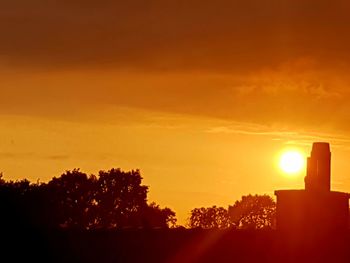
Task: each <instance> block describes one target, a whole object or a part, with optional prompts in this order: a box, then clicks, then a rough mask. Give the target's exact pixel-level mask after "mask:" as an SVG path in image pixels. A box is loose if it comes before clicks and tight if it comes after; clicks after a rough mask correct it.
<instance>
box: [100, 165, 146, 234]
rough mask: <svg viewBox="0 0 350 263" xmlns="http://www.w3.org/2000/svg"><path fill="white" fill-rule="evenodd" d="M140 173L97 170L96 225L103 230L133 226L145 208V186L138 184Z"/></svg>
mask: <svg viewBox="0 0 350 263" xmlns="http://www.w3.org/2000/svg"><path fill="white" fill-rule="evenodd" d="M141 181H142V177H141V174H140V171H139V170H132V171H130V172H123V171H121V170H120V169H112V170H109V171H107V172H106V171H100V172H99V178H98V180H97V185H98V187H97V192H96V202H97V205H98V210H97V218H96V219H97V224H98V226H99V227H103V228H114V227H117V228H123V227H132V225H131V223H132V222H136V221H137V220H135V217H136V218H137V217H138V216H139V215H140V213H141V211H144V209H145V208H146V207H147V192H148V187H147V186H144V185H141Z"/></svg>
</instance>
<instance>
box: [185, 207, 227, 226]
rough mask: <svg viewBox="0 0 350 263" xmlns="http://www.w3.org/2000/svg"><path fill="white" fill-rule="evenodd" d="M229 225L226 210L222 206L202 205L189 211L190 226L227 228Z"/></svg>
mask: <svg viewBox="0 0 350 263" xmlns="http://www.w3.org/2000/svg"><path fill="white" fill-rule="evenodd" d="M230 225H231V222H230V219H229V216H228V212H227V210H226V209H225V208H223V207H216V206H212V207H208V208H204V207H202V208H195V209H193V210H192V211H191V217H190V219H189V227H191V228H197V227H200V228H204V229H209V228H228V227H230Z"/></svg>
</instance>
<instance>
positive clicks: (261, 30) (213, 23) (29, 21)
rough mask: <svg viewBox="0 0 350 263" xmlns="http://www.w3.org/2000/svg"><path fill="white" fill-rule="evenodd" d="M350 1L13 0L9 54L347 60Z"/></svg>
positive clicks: (154, 62)
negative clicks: (306, 57)
mask: <svg viewBox="0 0 350 263" xmlns="http://www.w3.org/2000/svg"><path fill="white" fill-rule="evenodd" d="M349 10H350V4H349V3H348V1H342V0H336V1H322V0H321V1H320V0H317V1H316V0H312V1H301V0H284V1H273V0H270V1H258V0H248V1H247V0H245V1H229V0H219V1H215V3H214V2H213V1H207V0H204V1H203V0H202V1H199V0H186V1H179V0H176V1H175V0H170V1H160V0H153V1H143V0H131V1H92V0H91V1H90V0H88V1H80V0H71V1H53V0H51V1H47V0H46V1H44V0H34V1H26V0H5V1H2V8H1V11H0V22H1V23H0V32H1V38H2V41H1V43H0V59H1V62H2V63H4V64H5V65H8V64H10V65H21V66H29V67H45V68H46V67H54V68H57V67H63V68H66V67H101V66H104V67H115V68H132V69H140V70H160V69H162V70H164V69H168V70H169V69H177V70H180V71H182V70H184V69H210V70H217V69H235V70H243V69H244V70H249V69H253V68H260V67H266V66H274V65H278V64H279V63H283V62H285V61H289V60H294V59H295V58H296V57H305V56H308V57H313V58H315V59H316V60H317V61H319V62H320V63H326V64H327V66H330V65H332V64H334V63H335V64H338V63H340V64H341V63H342V62H347V61H348V59H349V55H350V51H349V48H348V46H349V44H350V35H349V34H348V32H349V26H350V17H349V15H348V14H349Z"/></svg>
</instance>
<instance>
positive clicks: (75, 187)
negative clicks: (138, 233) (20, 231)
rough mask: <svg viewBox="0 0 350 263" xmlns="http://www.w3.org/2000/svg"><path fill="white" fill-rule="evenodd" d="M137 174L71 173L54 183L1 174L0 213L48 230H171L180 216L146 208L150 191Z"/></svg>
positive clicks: (12, 222)
mask: <svg viewBox="0 0 350 263" xmlns="http://www.w3.org/2000/svg"><path fill="white" fill-rule="evenodd" d="M141 181H142V177H141V175H140V172H139V171H138V170H133V171H130V172H124V171H121V170H120V169H111V170H109V171H107V172H106V171H100V172H99V176H98V177H96V176H94V175H90V176H88V175H86V174H85V173H83V172H81V171H80V170H79V169H74V170H72V171H66V172H65V173H64V174H62V175H61V176H60V177H58V178H56V177H55V178H53V179H52V180H51V181H50V182H48V183H47V184H46V183H36V184H31V183H30V182H29V181H28V180H22V181H16V182H13V181H9V182H6V181H5V180H3V178H2V175H0V209H1V211H2V214H4V215H6V216H4V217H2V218H1V219H0V220H1V222H3V223H4V224H10V225H12V226H14V225H18V226H19V225H22V226H24V225H27V226H31V227H32V226H34V227H40V228H42V227H45V228H58V227H65V228H80V229H93V228H104V229H108V228H125V227H132V228H135V227H162V228H165V227H169V226H174V225H175V224H176V217H175V213H174V212H173V211H172V210H170V209H169V208H164V209H161V208H160V207H159V206H158V205H156V204H155V203H152V204H150V205H148V204H147V192H148V187H147V186H144V185H142V184H141Z"/></svg>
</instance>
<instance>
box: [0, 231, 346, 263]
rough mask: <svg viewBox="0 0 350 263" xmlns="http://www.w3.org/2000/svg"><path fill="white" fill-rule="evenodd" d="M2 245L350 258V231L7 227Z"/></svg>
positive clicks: (12, 249)
mask: <svg viewBox="0 0 350 263" xmlns="http://www.w3.org/2000/svg"><path fill="white" fill-rule="evenodd" d="M292 235H293V234H292ZM0 249H1V258H0V262H42V261H44V262H75V263H77V262H101V263H104V262H166V263H175V262H184V263H186V262H350V238H349V234H348V233H337V234H335V233H333V234H332V235H327V236H322V237H316V236H307V235H304V234H296V233H294V236H286V235H282V234H281V233H278V232H276V231H273V230H269V231H243V230H242V231H236V230H200V229H194V230H187V229H171V230H123V231H94V232H93V231H90V232H83V231H43V230H40V231H39V230H28V229H26V230H21V231H19V230H18V231H10V230H9V229H3V230H2V233H1V247H0ZM5 259H6V260H5Z"/></svg>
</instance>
